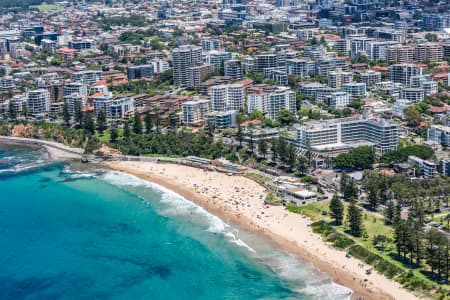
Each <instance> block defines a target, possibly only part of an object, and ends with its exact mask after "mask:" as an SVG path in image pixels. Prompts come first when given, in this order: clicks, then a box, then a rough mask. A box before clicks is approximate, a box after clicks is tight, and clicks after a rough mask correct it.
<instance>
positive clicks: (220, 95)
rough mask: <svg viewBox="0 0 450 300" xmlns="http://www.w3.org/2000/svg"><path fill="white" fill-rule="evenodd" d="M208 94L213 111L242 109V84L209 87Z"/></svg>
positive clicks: (243, 99) (243, 96)
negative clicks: (209, 94)
mask: <svg viewBox="0 0 450 300" xmlns="http://www.w3.org/2000/svg"><path fill="white" fill-rule="evenodd" d="M210 93H211V105H212V110H213V111H218V112H220V111H221V112H224V111H229V110H236V111H239V109H241V108H243V107H244V104H245V89H244V86H243V85H242V84H222V85H216V86H213V87H211V89H210Z"/></svg>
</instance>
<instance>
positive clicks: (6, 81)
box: [0, 76, 16, 91]
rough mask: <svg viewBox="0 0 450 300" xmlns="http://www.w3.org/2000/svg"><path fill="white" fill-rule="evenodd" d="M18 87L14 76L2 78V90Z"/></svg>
mask: <svg viewBox="0 0 450 300" xmlns="http://www.w3.org/2000/svg"><path fill="white" fill-rule="evenodd" d="M15 87H16V85H15V84H14V78H13V77H12V76H5V77H2V78H0V91H7V90H12V89H14V88H15Z"/></svg>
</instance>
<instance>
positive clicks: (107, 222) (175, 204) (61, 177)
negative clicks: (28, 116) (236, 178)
mask: <svg viewBox="0 0 450 300" xmlns="http://www.w3.org/2000/svg"><path fill="white" fill-rule="evenodd" d="M43 162H44V155H43V153H42V152H41V151H40V150H36V149H31V148H26V147H18V146H5V145H0V191H1V196H0V299H346V298H348V295H347V294H348V290H347V289H345V288H343V287H341V286H338V285H335V284H334V283H332V282H331V280H330V279H329V277H328V276H327V275H324V274H322V273H320V272H318V271H316V270H315V269H314V268H313V267H311V266H310V265H309V264H308V263H306V262H303V261H299V260H298V259H296V258H294V257H292V256H290V255H288V254H286V253H283V252H280V251H278V250H276V249H275V248H273V246H271V244H270V243H269V242H268V241H265V240H264V239H263V238H261V237H259V236H256V235H254V234H253V233H250V232H246V231H244V230H242V229H238V228H236V227H232V226H229V225H227V224H226V223H224V222H222V221H221V220H220V219H218V218H217V217H215V216H213V215H211V214H209V213H207V212H206V211H204V210H203V209H202V208H200V207H198V206H196V205H194V204H192V203H191V202H188V201H187V200H185V199H184V198H182V197H181V196H179V195H177V194H175V193H173V192H171V191H168V190H165V189H163V188H161V187H158V186H156V185H153V184H150V183H148V182H145V181H143V180H140V179H138V178H135V177H133V176H129V175H125V174H121V173H118V172H112V171H105V172H92V171H89V172H86V171H83V172H77V171H73V170H71V169H70V167H68V166H67V165H64V164H61V163H60V164H58V163H53V164H43Z"/></svg>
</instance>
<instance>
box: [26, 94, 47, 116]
mask: <svg viewBox="0 0 450 300" xmlns="http://www.w3.org/2000/svg"><path fill="white" fill-rule="evenodd" d="M27 106H28V112H29V113H30V114H32V115H35V114H46V113H48V112H49V110H50V92H49V91H48V90H47V89H37V90H33V91H30V92H28V100H27Z"/></svg>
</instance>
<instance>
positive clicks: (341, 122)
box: [297, 117, 398, 154]
mask: <svg viewBox="0 0 450 300" xmlns="http://www.w3.org/2000/svg"><path fill="white" fill-rule="evenodd" d="M397 143H398V125H397V124H394V123H392V122H389V121H387V120H385V119H374V118H364V117H349V118H341V119H332V120H325V121H311V122H307V123H305V124H303V125H302V126H300V127H298V128H297V146H299V147H301V148H304V149H312V150H314V151H319V152H321V151H325V152H329V151H331V152H333V151H339V150H344V149H349V148H352V147H355V146H356V145H361V144H365V145H371V146H373V148H374V149H375V151H376V152H378V153H380V154H383V153H385V152H387V151H392V150H396V149H397Z"/></svg>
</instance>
